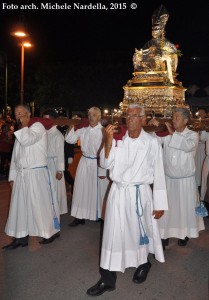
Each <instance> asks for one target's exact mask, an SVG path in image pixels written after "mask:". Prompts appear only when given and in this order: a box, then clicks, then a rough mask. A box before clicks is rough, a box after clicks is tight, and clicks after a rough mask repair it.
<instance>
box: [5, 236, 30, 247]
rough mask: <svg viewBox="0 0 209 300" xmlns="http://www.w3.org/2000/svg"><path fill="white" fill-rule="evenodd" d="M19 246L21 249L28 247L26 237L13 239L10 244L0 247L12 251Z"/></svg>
mask: <svg viewBox="0 0 209 300" xmlns="http://www.w3.org/2000/svg"><path fill="white" fill-rule="evenodd" d="M20 246H22V247H26V246H28V236H26V237H24V238H14V239H13V241H12V242H11V243H10V244H8V245H6V246H4V247H2V249H5V250H12V249H17V248H18V247H20Z"/></svg>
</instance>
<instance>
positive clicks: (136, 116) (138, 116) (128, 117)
mask: <svg viewBox="0 0 209 300" xmlns="http://www.w3.org/2000/svg"><path fill="white" fill-rule="evenodd" d="M141 117H144V115H141V116H140V115H125V118H126V119H131V118H133V119H136V118H141Z"/></svg>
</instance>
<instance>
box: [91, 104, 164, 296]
mask: <svg viewBox="0 0 209 300" xmlns="http://www.w3.org/2000/svg"><path fill="white" fill-rule="evenodd" d="M145 119H146V117H145V116H144V108H143V107H142V106H139V105H137V104H132V105H130V106H128V109H127V116H126V123H127V130H128V132H127V133H126V135H125V137H124V138H123V140H122V141H120V140H119V141H117V143H116V141H115V140H114V139H113V134H114V132H115V127H116V126H115V125H108V126H107V128H106V129H105V133H106V137H105V145H104V148H103V150H102V152H101V157H100V160H101V165H102V166H103V167H105V168H107V169H109V172H110V178H111V180H112V181H113V182H112V185H111V188H110V192H109V195H108V199H107V204H106V212H105V219H104V232H103V239H102V249H101V260H100V275H101V279H100V280H99V281H98V282H97V284H96V285H94V286H93V287H91V288H90V289H88V290H87V294H88V295H90V296H99V295H101V294H103V293H104V292H106V291H112V290H114V289H115V283H116V271H120V272H124V271H125V269H126V268H129V267H135V268H137V269H136V271H135V273H134V276H133V282H134V283H138V284H139V283H142V282H144V281H145V280H146V278H147V275H148V272H149V270H150V268H151V263H150V262H149V261H148V254H149V253H153V254H154V255H155V258H156V259H157V260H158V261H160V262H164V254H163V249H162V244H161V238H160V233H159V229H158V220H157V219H159V218H160V217H161V216H162V215H163V213H164V210H166V209H167V208H168V205H167V192H166V184H165V176H164V169H163V158H162V147H161V145H160V143H159V141H158V139H157V138H156V137H153V136H152V135H151V134H148V133H146V132H145V131H144V130H143V129H142V126H143V123H144V122H145ZM150 185H153V189H151V186H150Z"/></svg>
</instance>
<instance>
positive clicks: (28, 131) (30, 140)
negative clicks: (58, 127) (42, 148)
mask: <svg viewBox="0 0 209 300" xmlns="http://www.w3.org/2000/svg"><path fill="white" fill-rule="evenodd" d="M14 134H15V136H16V138H17V140H18V142H19V143H20V144H21V146H22V147H27V146H31V145H33V144H35V143H37V142H38V141H40V140H41V138H42V136H43V135H44V134H46V130H45V128H44V126H43V125H42V124H41V123H39V122H36V123H34V124H33V125H32V126H31V127H24V128H22V129H19V130H17V131H15V133H14Z"/></svg>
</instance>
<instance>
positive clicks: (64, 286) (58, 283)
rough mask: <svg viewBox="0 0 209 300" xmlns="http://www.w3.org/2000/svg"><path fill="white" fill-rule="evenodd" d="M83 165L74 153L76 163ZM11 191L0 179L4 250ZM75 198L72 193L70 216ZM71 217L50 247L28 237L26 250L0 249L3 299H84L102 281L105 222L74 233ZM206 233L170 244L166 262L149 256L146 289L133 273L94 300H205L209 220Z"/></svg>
mask: <svg viewBox="0 0 209 300" xmlns="http://www.w3.org/2000/svg"><path fill="white" fill-rule="evenodd" d="M78 160H79V153H77V154H76V157H75V163H77V162H78ZM10 193H11V191H10V187H9V184H8V182H7V180H6V178H4V179H1V180H0V247H2V246H4V245H6V244H7V243H9V242H10V241H11V238H10V237H8V236H7V235H6V234H5V233H4V227H5V223H6V219H7V214H8V208H9V201H10ZM70 206H71V194H70V193H69V192H68V207H69V211H70ZM72 220H73V218H72V217H71V216H70V212H69V213H68V214H65V215H62V216H61V236H60V238H58V239H56V240H55V241H54V242H53V243H52V244H48V245H40V244H39V240H40V238H38V237H30V239H29V245H28V247H24V248H22V247H19V248H17V249H16V250H9V251H5V250H1V249H0V300H86V299H91V297H89V296H88V295H86V290H87V289H88V288H89V287H91V286H92V285H94V284H95V283H96V282H97V281H98V280H99V278H100V276H99V272H98V268H99V246H100V236H101V223H100V222H93V221H88V220H87V221H86V224H85V225H79V226H78V227H76V228H71V227H69V226H68V224H69V223H70V222H71V221H72ZM204 222H205V228H206V229H205V230H203V231H201V232H200V236H199V238H197V239H190V240H189V242H188V244H187V246H186V247H179V246H178V245H177V239H170V243H169V246H168V247H166V250H165V260H166V261H165V263H159V262H158V261H156V260H155V259H154V257H153V255H150V261H151V263H152V268H151V269H150V272H149V274H148V277H147V280H146V281H145V282H144V283H143V284H139V285H137V284H135V283H133V282H132V277H133V273H134V271H135V268H128V269H126V270H125V272H124V273H118V277H117V283H116V290H114V291H112V292H106V293H104V294H103V295H101V296H99V297H96V299H101V300H104V299H108V300H119V299H120V300H134V299H137V300H138V299H141V300H171V299H172V300H175V299H178V300H207V299H208V287H209V285H208V276H209V272H208V271H209V218H204Z"/></svg>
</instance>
